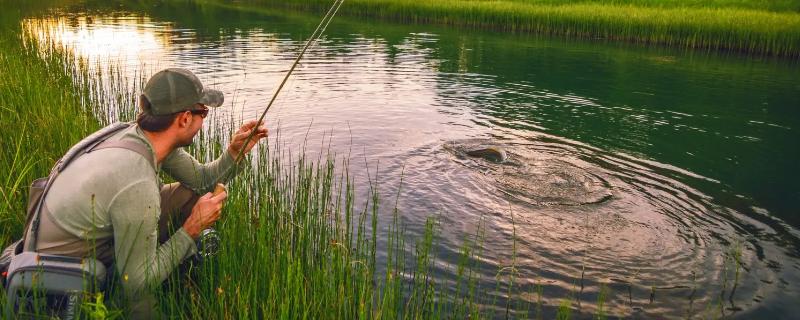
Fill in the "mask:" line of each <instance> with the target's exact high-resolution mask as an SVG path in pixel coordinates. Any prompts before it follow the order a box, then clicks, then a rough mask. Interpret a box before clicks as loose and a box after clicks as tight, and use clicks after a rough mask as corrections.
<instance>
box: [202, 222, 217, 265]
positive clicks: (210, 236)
mask: <svg viewBox="0 0 800 320" xmlns="http://www.w3.org/2000/svg"><path fill="white" fill-rule="evenodd" d="M221 242H222V239H221V238H220V236H219V233H218V232H217V230H214V228H208V229H205V230H203V231H202V232H200V236H199V237H198V238H197V255H196V258H197V259H196V260H198V261H197V262H203V260H205V259H209V258H211V257H214V256H216V255H217V252H219V248H220V245H221Z"/></svg>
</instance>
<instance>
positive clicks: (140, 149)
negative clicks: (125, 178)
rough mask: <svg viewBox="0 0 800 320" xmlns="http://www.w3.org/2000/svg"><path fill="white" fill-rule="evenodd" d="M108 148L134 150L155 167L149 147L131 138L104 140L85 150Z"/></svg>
mask: <svg viewBox="0 0 800 320" xmlns="http://www.w3.org/2000/svg"><path fill="white" fill-rule="evenodd" d="M109 148H120V149H127V150H130V151H133V152H136V153H138V154H139V155H141V156H142V157H143V158H144V159H145V160H147V163H149V164H150V166H151V167H152V168H153V170H155V169H156V164H155V159H153V153H152V152H151V151H150V149H148V148H147V146H145V145H144V144H141V143H138V142H135V141H131V140H115V141H108V140H106V141H103V142H102V143H100V144H98V145H97V146H95V147H93V148H92V149H91V150H88V151H86V152H87V153H89V152H92V151H97V150H102V149H109Z"/></svg>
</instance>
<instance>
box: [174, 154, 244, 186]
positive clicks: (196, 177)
mask: <svg viewBox="0 0 800 320" xmlns="http://www.w3.org/2000/svg"><path fill="white" fill-rule="evenodd" d="M235 167H236V164H235V162H234V161H233V157H231V155H230V154H229V153H228V151H227V150H226V151H224V152H222V155H220V157H219V158H217V159H216V160H214V161H212V162H210V163H206V164H201V163H200V162H198V161H197V159H195V158H194V157H193V156H192V155H190V154H189V153H188V152H186V150H184V149H183V148H179V149H176V150H175V151H173V152H172V153H170V154H169V156H167V158H166V159H164V162H163V163H162V164H161V170H163V171H164V172H166V173H167V174H168V175H170V176H171V177H172V178H174V179H175V180H176V181H178V182H180V183H182V184H183V185H184V186H186V187H187V188H189V189H191V190H192V191H194V192H195V193H197V194H204V193H206V192H211V191H212V190H214V186H216V185H217V183H226V182H228V181H229V180H230V179H232V178H233V177H234V176H235V175H236V171H237V170H236V169H235Z"/></svg>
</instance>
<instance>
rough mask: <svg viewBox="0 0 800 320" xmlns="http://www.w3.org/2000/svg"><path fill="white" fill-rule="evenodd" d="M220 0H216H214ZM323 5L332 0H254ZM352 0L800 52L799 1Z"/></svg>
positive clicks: (477, 24) (409, 13)
mask: <svg viewBox="0 0 800 320" xmlns="http://www.w3.org/2000/svg"><path fill="white" fill-rule="evenodd" d="M212 2H213V1H212ZM249 2H251V3H257V4H266V5H269V6H281V7H289V8H294V9H303V10H316V11H319V10H322V9H323V8H325V7H326V6H328V5H329V4H330V2H329V1H322V0H312V1H299V0H289V1H274V0H250V1H249ZM764 3H765V2H763V1H756V0H753V1H733V0H718V1H712V2H701V1H694V0H687V1H678V0H669V1H663V2H662V1H645V0H627V1H626V0H620V1H579V2H571V1H563V0H544V1H456V0H432V1H413V0H349V1H348V2H347V3H346V4H345V5H344V6H342V8H341V10H340V11H341V14H345V15H351V16H363V17H372V18H379V19H387V20H394V21H401V22H405V23H436V24H446V25H454V26H461V27H469V28H480V29H492V30H502V31H510V32H525V33H536V34H544V35H558V36H566V37H572V38H586V39H605V40H612V41H628V42H638V43H644V44H659V45H668V46H677V47H689V48H705V49H709V50H731V51H740V52H747V53H752V54H766V55H778V56H788V57H794V58H796V57H800V14H799V13H798V10H800V8H798V6H799V5H798V4H797V3H796V2H793V1H780V2H774V3H773V2H769V3H771V4H769V5H764Z"/></svg>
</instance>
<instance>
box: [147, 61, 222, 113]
mask: <svg viewBox="0 0 800 320" xmlns="http://www.w3.org/2000/svg"><path fill="white" fill-rule="evenodd" d="M144 95H145V96H146V97H147V100H149V101H150V105H151V109H150V112H151V113H152V114H153V115H157V116H160V115H167V114H171V113H176V112H181V111H185V110H192V109H195V104H197V103H201V104H203V105H205V106H208V107H212V108H216V107H219V106H221V105H222V102H223V101H225V98H224V96H223V95H222V92H220V91H218V90H213V89H203V84H202V83H200V79H198V78H197V76H195V75H194V73H192V72H191V71H189V70H186V69H181V68H169V69H164V70H161V71H159V72H157V73H156V74H154V75H153V76H152V77H150V80H147V84H146V85H145V86H144Z"/></svg>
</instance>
